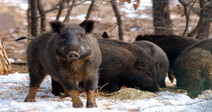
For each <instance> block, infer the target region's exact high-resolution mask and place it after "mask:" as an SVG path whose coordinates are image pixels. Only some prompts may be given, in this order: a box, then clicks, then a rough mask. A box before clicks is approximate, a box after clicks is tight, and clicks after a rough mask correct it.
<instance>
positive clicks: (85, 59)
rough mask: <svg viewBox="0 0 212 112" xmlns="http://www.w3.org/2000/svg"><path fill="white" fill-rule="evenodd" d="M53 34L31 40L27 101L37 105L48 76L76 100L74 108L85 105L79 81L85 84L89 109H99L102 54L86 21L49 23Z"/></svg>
mask: <svg viewBox="0 0 212 112" xmlns="http://www.w3.org/2000/svg"><path fill="white" fill-rule="evenodd" d="M50 25H51V27H52V31H51V32H47V33H43V34H41V35H40V36H39V37H38V38H36V39H34V40H32V41H31V43H30V44H29V47H28V52H27V61H28V65H29V75H30V89H29V93H28V95H27V97H26V99H25V102H34V101H35V95H36V92H37V90H38V88H39V85H40V83H41V82H42V80H43V79H44V77H45V76H46V74H50V75H51V77H52V78H53V79H54V80H55V81H58V82H60V84H61V85H62V87H63V88H64V90H65V92H66V94H68V95H69V96H70V97H71V98H72V101H73V107H82V106H83V104H82V102H81V100H80V98H79V93H78V91H77V88H78V82H83V83H84V88H85V90H86V94H87V104H86V107H96V103H95V96H94V92H95V89H96V87H97V83H98V68H99V66H100V64H101V52H100V48H99V45H98V43H97V40H96V38H94V37H93V36H92V35H89V34H88V33H89V32H90V30H89V28H88V29H85V27H86V25H88V26H89V25H90V24H85V23H84V22H83V23H82V24H81V26H80V25H78V24H63V23H61V22H59V21H54V22H51V23H50Z"/></svg>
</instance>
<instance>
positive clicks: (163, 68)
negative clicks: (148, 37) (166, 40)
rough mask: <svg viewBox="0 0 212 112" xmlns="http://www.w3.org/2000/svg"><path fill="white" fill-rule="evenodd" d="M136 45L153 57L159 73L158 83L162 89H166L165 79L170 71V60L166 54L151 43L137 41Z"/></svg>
mask: <svg viewBox="0 0 212 112" xmlns="http://www.w3.org/2000/svg"><path fill="white" fill-rule="evenodd" d="M134 44H136V45H138V46H140V47H142V48H143V49H144V50H145V51H147V53H148V54H149V55H150V56H151V57H152V59H153V61H154V64H155V67H156V71H157V82H158V84H159V85H160V87H166V85H165V78H166V74H167V72H168V69H169V60H168V58H167V56H166V53H165V52H164V51H163V50H162V49H161V48H160V47H159V46H158V45H156V44H154V43H152V42H150V41H145V40H142V41H136V42H134Z"/></svg>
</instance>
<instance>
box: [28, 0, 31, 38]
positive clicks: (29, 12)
mask: <svg viewBox="0 0 212 112" xmlns="http://www.w3.org/2000/svg"><path fill="white" fill-rule="evenodd" d="M27 23H28V33H29V34H31V0H29V1H28V9H27Z"/></svg>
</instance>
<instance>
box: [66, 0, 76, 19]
mask: <svg viewBox="0 0 212 112" xmlns="http://www.w3.org/2000/svg"><path fill="white" fill-rule="evenodd" d="M69 1H70V0H69ZM69 1H68V5H69ZM75 2H76V0H73V2H72V4H71V7H70V8H69V9H68V12H67V15H66V17H65V20H64V21H63V23H67V22H69V16H70V14H71V11H72V9H73V7H74V4H75Z"/></svg>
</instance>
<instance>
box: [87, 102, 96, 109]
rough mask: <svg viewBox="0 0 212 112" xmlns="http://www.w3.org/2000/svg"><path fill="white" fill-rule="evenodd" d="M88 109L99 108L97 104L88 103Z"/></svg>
mask: <svg viewBox="0 0 212 112" xmlns="http://www.w3.org/2000/svg"><path fill="white" fill-rule="evenodd" d="M86 107H87V108H93V107H97V106H96V103H91V102H90V103H87V104H86Z"/></svg>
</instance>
